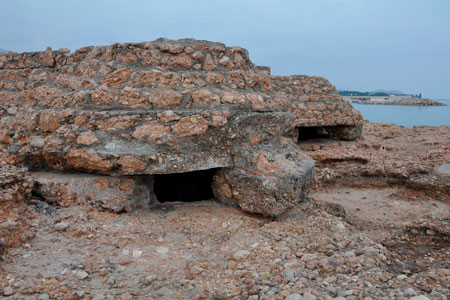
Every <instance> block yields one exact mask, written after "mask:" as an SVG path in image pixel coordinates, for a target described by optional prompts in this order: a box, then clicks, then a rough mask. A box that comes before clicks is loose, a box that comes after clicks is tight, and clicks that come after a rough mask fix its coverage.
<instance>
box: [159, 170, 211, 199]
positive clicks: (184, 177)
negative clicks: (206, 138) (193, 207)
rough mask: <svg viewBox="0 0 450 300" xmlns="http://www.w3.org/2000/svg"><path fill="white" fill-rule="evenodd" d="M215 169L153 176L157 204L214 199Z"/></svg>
mask: <svg viewBox="0 0 450 300" xmlns="http://www.w3.org/2000/svg"><path fill="white" fill-rule="evenodd" d="M215 173H216V169H209V170H202V171H193V172H186V173H174V174H157V175H154V179H155V181H154V183H153V188H154V192H155V195H156V198H157V199H158V201H159V202H161V203H164V202H175V201H180V202H195V201H201V200H209V199H211V198H213V197H214V194H213V191H212V180H213V176H214V174H215Z"/></svg>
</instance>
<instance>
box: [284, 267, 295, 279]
mask: <svg viewBox="0 0 450 300" xmlns="http://www.w3.org/2000/svg"><path fill="white" fill-rule="evenodd" d="M281 275H282V276H283V279H284V280H286V281H292V280H294V278H295V277H297V272H296V271H295V270H292V269H286V270H284V271H283V273H282V274H281Z"/></svg>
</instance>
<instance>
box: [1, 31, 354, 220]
mask: <svg viewBox="0 0 450 300" xmlns="http://www.w3.org/2000/svg"><path fill="white" fill-rule="evenodd" d="M0 117H1V121H0V148H1V149H0V150H4V151H5V153H6V154H4V155H2V157H1V159H2V160H4V161H6V162H7V163H9V164H13V165H22V166H27V167H28V168H30V169H31V170H33V171H36V172H38V171H45V172H47V173H45V174H44V173H43V175H42V176H43V177H40V176H41V175H39V174H40V173H34V174H35V175H34V176H35V178H37V179H36V180H37V181H38V182H42V181H43V182H48V180H49V179H48V178H51V177H52V176H48V172H64V173H66V174H67V173H69V174H70V173H73V174H77V176H78V174H84V173H91V174H93V175H91V176H101V177H102V178H104V177H105V178H111V180H117V179H112V177H111V176H116V177H119V178H121V177H122V179H120V180H125V181H126V180H127V179H129V178H132V179H133V180H138V181H139V182H148V180H149V179H148V178H147V177H146V178H144V177H145V176H147V175H152V174H164V173H179V172H188V171H195V170H203V169H211V168H220V171H219V172H218V174H217V175H216V176H215V181H214V183H213V185H214V187H215V188H214V193H215V195H216V197H217V198H218V199H219V200H220V201H223V202H227V203H232V204H236V205H239V206H241V207H243V208H244V209H245V210H247V211H250V212H257V213H261V214H265V215H278V214H280V213H282V212H284V211H285V210H286V209H288V208H289V207H291V206H292V205H294V204H295V203H297V202H299V201H301V199H302V198H303V197H304V194H305V193H306V192H307V190H308V188H309V186H310V183H311V178H312V175H311V173H312V168H313V161H312V160H311V159H310V158H309V157H308V156H307V155H305V154H304V153H302V152H301V151H299V150H298V149H297V147H296V146H295V143H294V141H293V140H292V139H290V138H289V137H287V136H289V135H292V132H293V130H294V129H295V128H296V127H302V126H326V127H327V128H337V129H339V131H337V132H338V134H337V136H338V137H342V138H350V139H352V138H356V137H357V136H358V134H360V130H359V131H358V130H356V131H355V130H354V129H355V128H360V126H361V124H362V118H361V115H360V114H359V112H357V111H355V110H354V109H352V107H351V106H350V105H349V104H348V103H345V102H343V101H342V99H341V97H339V95H338V94H337V92H336V89H335V88H334V86H332V85H331V84H330V83H329V82H328V81H327V80H325V79H323V78H320V77H309V76H289V77H279V76H271V75H270V72H269V71H268V69H267V68H262V67H255V66H254V64H253V63H252V62H251V61H250V58H249V54H248V51H247V50H245V49H243V48H240V47H226V46H225V45H223V44H220V43H213V42H206V41H197V40H178V41H171V40H165V39H159V40H156V41H153V42H146V43H137V44H114V45H111V46H105V47H86V48H82V49H79V50H77V51H75V52H74V53H70V52H69V51H68V50H65V49H62V50H58V51H52V50H51V49H47V50H46V51H45V52H35V53H21V54H0ZM341 131H342V132H344V133H343V134H340V132H341ZM348 132H351V133H354V132H356V133H354V134H350V135H349V133H348ZM95 174H96V175H95ZM130 176H132V177H130ZM139 176H141V177H142V178H141V177H139ZM42 178H44V179H42ZM150 178H151V176H150ZM67 180H69V179H67ZM70 180H74V179H70ZM93 180H96V179H93ZM150 181H151V179H150ZM55 184H56V185H57V186H61V184H62V183H61V182H59V183H55ZM79 184H80V186H83V184H85V183H83V182H80V183H79ZM112 185H113V186H114V184H112ZM140 186H141V184H140V183H139V184H136V187H140ZM281 187H282V188H281ZM40 190H41V191H45V190H46V189H45V188H41V189H40ZM138 190H141V191H142V195H141V198H143V199H146V200H145V201H147V202H154V201H156V200H155V199H154V196H152V190H151V188H150V189H149V190H146V189H141V188H138ZM133 191H134V189H133ZM49 193H50V192H48V193H47V194H49ZM44 194H46V193H44ZM50 194H51V193H50ZM50 194H49V197H52V196H51V195H50ZM144 194H145V195H144ZM149 194H150V195H149ZM256 194H257V195H256ZM127 195H128V196H124V198H126V199H127V200H126V201H127V203H128V204H127V205H125V206H126V207H129V206H130V205H129V200H130V199H136V198H139V197H137V196H136V194H135V193H134V192H129V193H128V194H127ZM252 195H255V196H254V197H252ZM130 197H132V198H130ZM253 198H254V199H257V200H254V202H252V201H253V200H252V199H253ZM141 200H142V199H141ZM56 202H58V200H56ZM59 202H61V203H64V202H65V201H62V200H61V201H59ZM93 202H95V201H93ZM250 202H252V203H250ZM99 203H101V201H100V202H99ZM101 206H104V205H103V204H102V205H101ZM113 206H114V207H120V205H119V206H117V205H116V204H114V205H113ZM131 206H132V205H131Z"/></svg>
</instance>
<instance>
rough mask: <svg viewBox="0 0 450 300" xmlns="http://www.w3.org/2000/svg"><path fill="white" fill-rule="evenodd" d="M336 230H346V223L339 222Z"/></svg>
mask: <svg viewBox="0 0 450 300" xmlns="http://www.w3.org/2000/svg"><path fill="white" fill-rule="evenodd" d="M336 230H337V231H341V232H342V231H344V230H345V225H344V224H342V223H338V224H337V225H336Z"/></svg>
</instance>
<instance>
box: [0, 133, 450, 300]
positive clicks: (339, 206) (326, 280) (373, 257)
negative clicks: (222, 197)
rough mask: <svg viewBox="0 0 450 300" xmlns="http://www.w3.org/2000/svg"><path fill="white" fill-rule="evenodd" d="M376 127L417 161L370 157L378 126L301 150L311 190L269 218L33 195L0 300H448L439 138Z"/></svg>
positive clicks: (448, 211)
mask: <svg viewBox="0 0 450 300" xmlns="http://www.w3.org/2000/svg"><path fill="white" fill-rule="evenodd" d="M447 129H448V126H447ZM389 130H390V132H391V133H392V134H390V135H391V136H399V137H398V138H397V139H398V140H405V141H406V140H408V139H407V137H404V136H403V134H405V135H412V136H411V137H410V139H409V140H422V142H423V143H421V144H420V146H417V147H416V148H415V149H417V148H420V153H419V154H417V153H418V152H417V153H416V152H414V153H415V155H416V154H417V155H416V156H414V157H413V156H411V151H416V150H411V149H410V148H411V147H409V148H408V147H406V146H403V144H402V143H397V144H395V145H394V144H392V145H391V144H383V145H384V146H385V149H386V147H393V148H392V149H395V151H394V150H390V151H391V152H392V153H395V160H397V161H398V164H399V165H397V167H395V166H393V165H392V163H389V162H388V161H386V160H383V157H385V156H386V152H385V151H384V150H379V149H381V148H380V147H381V146H383V145H381V146H380V147H378V148H377V147H375V146H374V145H378V144H377V143H379V142H380V141H385V139H384V138H385V137H386V136H387V135H386V134H384V135H382V134H381V133H382V132H386V126H382V125H377V124H375V125H373V124H369V125H368V131H367V133H366V135H365V139H364V140H359V141H356V142H345V143H344V142H337V143H336V142H334V141H318V140H313V141H307V142H302V143H301V145H300V147H304V148H308V149H309V150H308V151H309V153H310V155H311V156H312V157H313V158H315V159H317V161H318V163H317V165H318V167H317V172H316V174H317V176H316V183H317V187H316V189H315V190H314V191H313V192H312V193H311V194H310V198H309V199H308V201H305V203H303V204H302V205H300V206H299V207H297V208H295V209H293V210H292V211H291V212H289V213H288V214H286V215H284V216H282V217H280V218H278V219H267V218H262V217H260V216H257V215H250V214H247V213H244V212H242V211H241V210H239V209H238V208H231V207H226V206H223V205H221V204H219V203H217V202H215V201H213V200H210V201H199V202H193V203H181V202H177V203H175V202H172V203H165V204H162V205H160V206H158V207H152V208H150V209H141V210H136V211H133V212H131V213H121V214H117V213H111V212H104V211H98V210H97V209H94V208H92V207H88V206H72V207H67V208H61V207H57V206H51V205H49V204H47V203H45V202H42V201H40V200H39V199H32V201H31V203H30V204H29V205H28V212H29V213H30V214H31V215H32V216H33V217H32V219H31V226H32V231H33V234H34V237H33V238H32V239H30V240H29V241H28V243H26V244H23V245H22V246H21V247H19V248H15V249H9V250H8V253H7V255H6V256H5V260H4V261H0V299H121V300H125V299H280V300H282V299H287V300H299V299H304V300H307V299H308V300H309V299H339V300H343V299H348V300H352V299H364V300H370V299H415V300H418V299H440V300H444V299H448V295H449V294H450V288H449V287H450V241H449V237H450V201H449V197H448V194H446V193H447V190H446V188H447V186H448V182H449V180H448V177H447V175H446V174H440V175H439V174H438V175H436V173H435V170H436V168H437V167H439V166H440V165H442V164H445V163H449V161H448V157H449V156H448V155H449V154H448V148H446V147H448V145H449V144H450V138H449V134H450V133H449V134H448V133H447V132H445V131H442V129H441V128H439V127H437V128H435V129H433V128H431V129H429V128H425V129H421V130H416V131H415V132H414V131H413V130H409V129H403V128H398V127H395V128H390V129H389ZM430 132H431V133H432V136H435V137H440V139H441V140H436V141H434V144H433V140H432V142H430ZM442 132H444V133H443V134H442ZM421 135H422V136H421ZM388 140H389V141H390V140H392V139H388ZM424 141H426V142H424ZM427 144H428V145H429V146H426V145H427ZM312 145H314V146H312ZM317 145H318V146H317ZM329 145H332V146H329ZM364 145H365V146H364ZM394 146H395V147H394ZM327 147H333V148H327ZM427 147H429V148H427ZM363 148H365V149H366V150H365V152H364V151H363V150H362V149H363ZM333 149H334V150H333ZM349 149H353V150H352V151H350V150H349ZM367 149H372V150H370V151H369V150H367ZM430 149H431V150H433V151H434V152H433V151H431V150H430ZM417 151H419V150H417ZM433 153H434V154H433ZM426 155H428V157H430V158H429V159H428V160H427V159H425V158H424V157H426ZM343 157H346V159H343ZM357 157H359V158H364V159H365V161H366V162H365V163H361V160H355V158H357ZM417 157H419V158H417ZM330 159H331V160H330ZM333 159H340V160H339V162H338V160H333ZM414 160H418V162H417V163H416V164H415V163H414ZM381 162H382V163H383V170H384V172H385V173H383V174H382V175H380V176H374V174H375V173H371V172H372V171H371V170H375V169H374V168H378V169H379V168H380V163H381ZM389 166H392V167H391V168H390V167H389ZM396 168H403V169H402V170H401V172H406V173H404V174H406V176H407V177H406V178H404V177H401V176H400V175H398V174H402V173H401V172H400V173H399V171H398V170H397V171H396V172H397V173H396V172H394V171H395V169H396ZM325 169H327V170H328V171H326V170H325ZM419 170H422V171H420V172H419ZM395 174H397V175H395ZM325 175H328V177H327V176H325ZM433 177H434V179H433ZM399 178H400V179H401V180H399ZM402 178H403V179H402ZM411 178H412V179H411ZM424 178H425V179H424ZM419 179H420V180H421V181H420V180H419ZM414 180H415V181H414ZM412 182H416V183H418V182H419V183H420V184H416V185H413V184H412ZM423 183H426V184H423ZM433 184H436V185H435V186H434V188H435V190H436V191H438V192H437V193H434V192H432V191H433Z"/></svg>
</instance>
